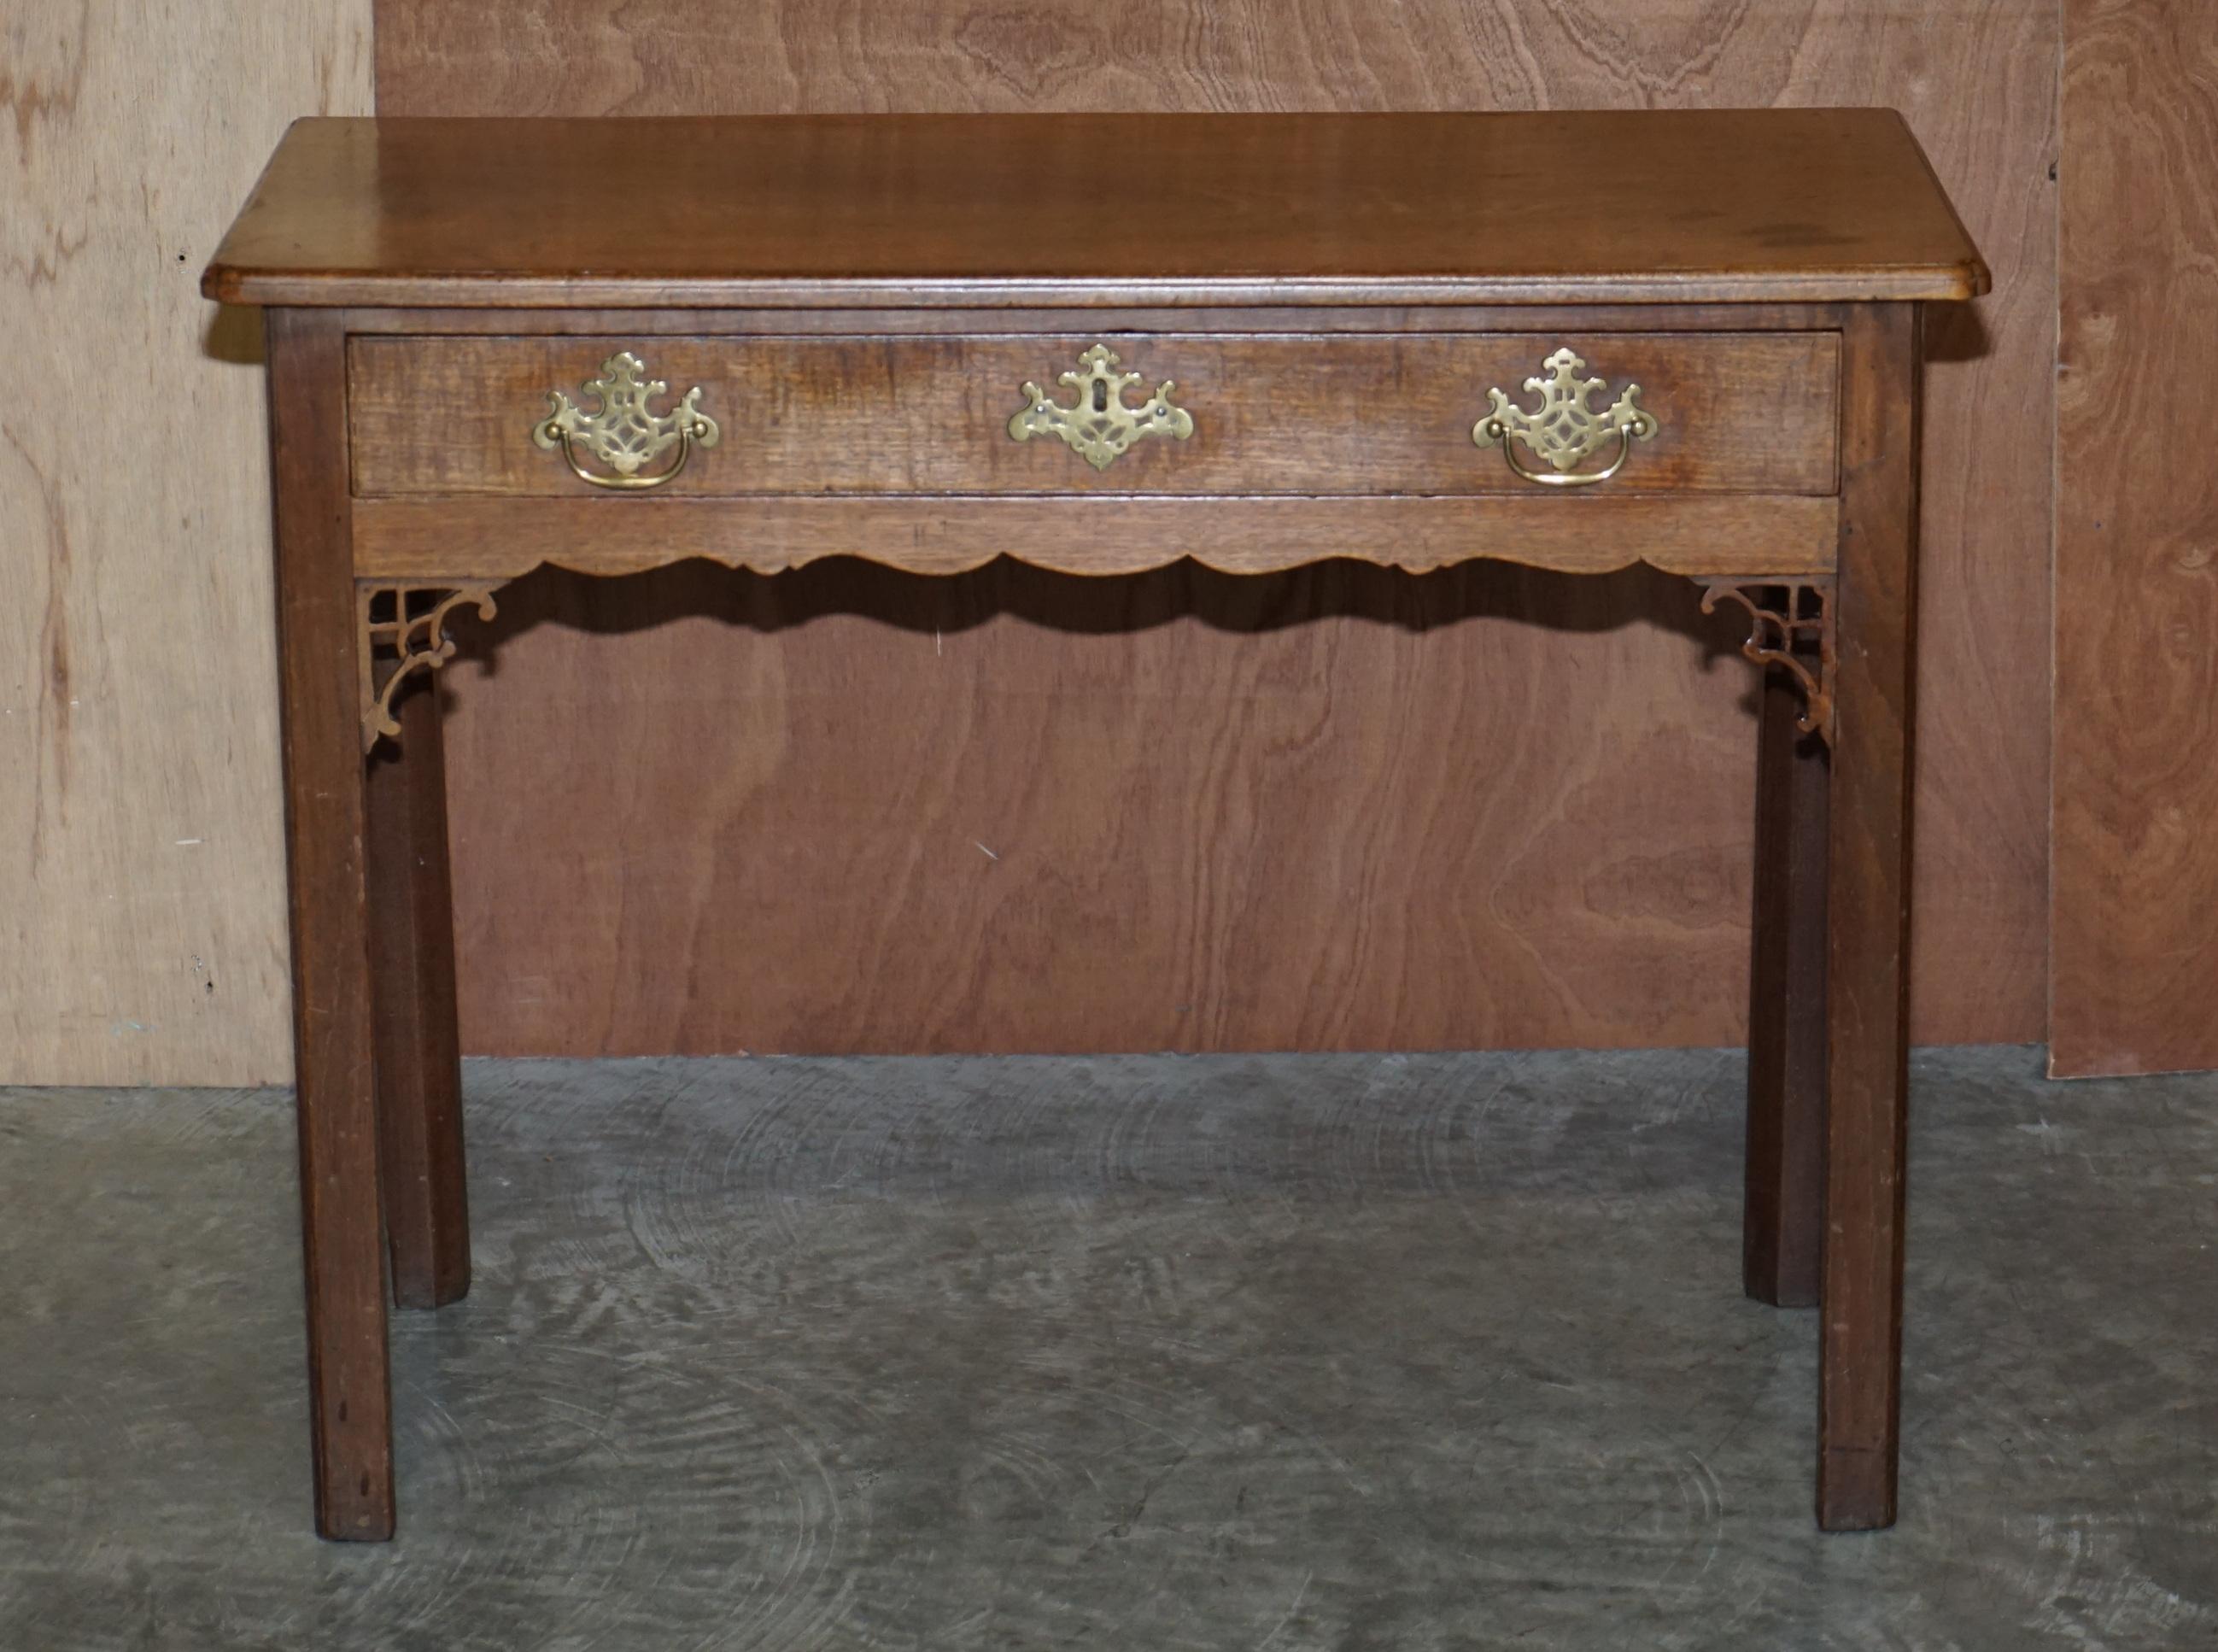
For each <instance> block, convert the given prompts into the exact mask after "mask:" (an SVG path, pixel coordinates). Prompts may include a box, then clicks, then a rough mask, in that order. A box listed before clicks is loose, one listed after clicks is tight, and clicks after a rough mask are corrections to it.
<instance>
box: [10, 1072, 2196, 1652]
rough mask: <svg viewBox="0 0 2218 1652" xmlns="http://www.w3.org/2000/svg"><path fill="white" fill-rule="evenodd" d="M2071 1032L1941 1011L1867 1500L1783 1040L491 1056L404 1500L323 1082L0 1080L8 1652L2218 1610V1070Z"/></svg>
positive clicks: (408, 1402) (1867, 1641) (2051, 1630)
mask: <svg viewBox="0 0 2218 1652" xmlns="http://www.w3.org/2000/svg"><path fill="white" fill-rule="evenodd" d="M2038 1074H2039V1060H2038V1057H2037V1055H2036V1054H2035V1053H2034V1052H2031V1051H2029V1050H2023V1049H2004V1050H1978V1051H1972V1050H1965V1051H1941V1052H1935V1053H1929V1054H1926V1055H1924V1056H1922V1057H1921V1058H1920V1059H1918V1063H1917V1065H1916V1069H1915V1078H1914V1084H1915V1107H1916V1116H1917V1125H1916V1132H1915V1145H1914V1161H1913V1181H1912V1189H1911V1210H1912V1215H1913V1220H1912V1223H1911V1284H1910V1309H1911V1324H1910V1331H1909V1336H1908V1352H1907V1358H1908V1386H1907V1398H1906V1400H1905V1405H1904V1413H1905V1427H1906V1431H1907V1442H1906V1448H1905V1465H1904V1494H1903V1506H1904V1518H1903V1522H1902V1524H1901V1525H1899V1527H1897V1528H1896V1529H1895V1530H1894V1531H1892V1532H1889V1533H1885V1534H1881V1535H1878V1536H1872V1537H1831V1538H1828V1537H1821V1536H1819V1535H1818V1532H1817V1531H1815V1530H1814V1529H1813V1528H1812V1523H1811V1517H1810V1465H1811V1446H1812V1398H1813V1388H1814V1381H1815V1379H1814V1376H1813V1363H1812V1353H1813V1345H1814V1340H1815V1333H1816V1325H1815V1321H1814V1318H1813V1316H1812V1315H1810V1314H1780V1313H1775V1312H1773V1311H1771V1310H1769V1309H1766V1308H1763V1307H1757V1306H1756V1305H1754V1304H1752V1303H1750V1302H1747V1301H1744V1300H1742V1298H1741V1295H1740V1291H1739V1282H1738V1259H1739V1242H1738V1177H1739V1169H1738V1151H1739V1131H1740V1124H1739V1110H1738V1096H1739V1090H1740V1084H1741V1061H1740V1058H1739V1056H1738V1054H1737V1053H1725V1052H1679V1053H1645V1054H1635V1055H1597V1054H1540V1055H1490V1056H1456V1057H1429V1056H1428V1057H1394V1056H1390V1057H1268V1058H1225V1059H1176V1058H1168V1057H1155V1058H1114V1059H1071V1060H1042V1059H1015V1060H988V1059H960V1060H902V1061H887V1060H876V1061H866V1060H828V1061H819V1060H806V1061H804V1060H751V1061H724V1062H703V1061H692V1062H677V1061H656V1062H608V1063H596V1064H585V1065H561V1064H551V1063H536V1062H479V1063H473V1064H471V1065H470V1068H469V1071H468V1089H469V1128H470V1132H471V1135H472V1147H473V1151H474V1158H473V1165H472V1169H473V1189H472V1191H473V1197H474V1201H475V1203H476V1207H477V1217H478V1228H477V1243H476V1259H477V1263H476V1265H477V1285H476V1289H475V1290H474V1294H473V1295H472V1296H471V1297H470V1299H469V1300H468V1301H467V1302H465V1303H463V1304H462V1305H460V1306H458V1307H454V1308H450V1309H449V1310H446V1311H445V1312H443V1313H442V1314H437V1315H409V1316H406V1317H404V1318H401V1319H400V1320H397V1321H396V1327H395V1341H394V1349H393V1361H394V1368H395V1373H396V1378H397V1408H398V1413H399V1426H400V1489H401V1499H402V1503H401V1524H402V1535H401V1537H400V1540H399V1541H398V1542H396V1543H393V1544H391V1545H389V1546H387V1547H383V1548H369V1549H362V1548H345V1547H338V1546H333V1545H327V1544H322V1543H317V1542H316V1541H315V1540H314V1539H313V1537H311V1536H310V1535H309V1528H308V1499H307V1425H306V1421H305V1413H304V1410H303V1405H302V1382H301V1354H300V1331H299V1306H300V1305H299V1285H298V1277H297V1275H298V1246H297V1240H296V1238H295V1234H294V1193H293V1186H292V1158H291V1155H292V1127H291V1120H290V1115H289V1109H288V1102H287V1098H286V1097H285V1096H283V1095H282V1093H271V1092H215V1091H184V1092H147V1091H138V1092H121V1093H111V1092H90V1091H66V1090H65V1091H47V1092H32V1091H21V1090H18V1091H0V1396H4V1400H5V1411H4V1418H5V1426H4V1433H0V1649H6V1652H16V1649H23V1652H71V1649H86V1652H90V1649H124V1648H130V1649H168V1648H193V1649H201V1648H211V1649H214V1648H220V1649H225V1652H238V1649H252V1648H270V1649H286V1652H297V1649H309V1648H325V1647H331V1648H338V1647H348V1648H372V1647H374V1648H394V1649H422V1652H460V1649H480V1648H482V1649H487V1652H493V1649H499V1652H520V1649H528V1652H585V1649H613V1652H634V1649H637V1652H680V1649H699V1652H705V1649H711V1648H804V1647H827V1648H864V1647H882V1648H922V1647H949V1648H973V1647H994V1648H999V1647H1009V1648H1038V1647H1049V1646H1077V1647H1094V1648H1103V1649H1114V1652H1175V1649H1187V1648H1192V1649H1218V1648H1243V1649H1262V1648H1269V1649H1273V1652H1292V1649H1324V1648H1335V1649H1372V1648H1376V1649H1390V1648H1391V1649H1395V1652H1421V1649H1434V1648H1493V1647H1505V1648H1507V1647H1515V1648H1520V1649H1543V1648H1564V1649H1577V1652H1595V1649H1608V1652H1614V1649H1630V1648H1642V1649H1645V1648H1683V1649H1689V1652H1696V1649H1699V1652H1728V1649H1739V1648H1749V1649H1763V1652H1781V1649H1788V1652H1804V1649H1830V1648H1837V1649H1843V1652H1846V1649H1855V1652H1870V1649H1875V1648H1900V1649H1919V1652H1923V1649H1936V1652H1938V1649H1957V1652H1973V1649H1987V1648H1995V1649H2010V1652H2023V1649H2029V1648H2044V1647H2060V1648H2064V1647H2069V1648H2075V1649H2082V1652H2085V1649H2091V1648H2116V1649H2123V1648H2165V1649H2182V1648H2201V1647H2218V1357H2215V1356H2218V1314H2214V1312H2213V1308H2214V1305H2218V1256H2214V1253H2213V1251H2212V1250H2211V1243H2212V1239H2213V1237H2214V1233H2218V1227H2214V1223H2213V1215H2214V1212H2215V1211H2218V1083H2214V1082H2213V1081H2212V1080H2209V1079H2204V1078H2183V1079H2153V1080H2142V1081H2138V1082H2134V1083H2126V1084H2076V1085H2070V1086H2060V1085H2051V1084H2046V1083H2044V1082H2042V1081H2041V1078H2039V1076H2038Z"/></svg>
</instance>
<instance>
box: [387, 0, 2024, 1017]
mask: <svg viewBox="0 0 2218 1652" xmlns="http://www.w3.org/2000/svg"><path fill="white" fill-rule="evenodd" d="M377 20H378V30H377V49H378V96H379V107H380V109H382V110H384V111H387V112H392V113H434V112H436V113H443V114H494V113H501V114H542V115H580V116H583V115H599V114H608V113H618V112H622V113H629V114H649V113H676V112H746V111H757V110H778V109H1017V108H1081V107H1094V108H1112V109H1171V108H1209V109H1303V108H1382V109H1383V108H1397V107H1403V108H1409V107H1422V108H1509V109H1515V108H1540V107H1570V106H1578V105H1595V104H1608V105H1629V106H1644V105H1699V104H1713V105H1723V104H1770V103H1801V104H1812V103H1818V104H1823V103H1891V104H1895V105H1898V106H1899V107H1901V108H1902V109H1905V111H1906V112H1907V114H1908V115H1909V116H1910V119H1911V123H1912V125H1913V126H1914V127H1915V128H1916V129H1917V131H1918V134H1919V135H1920V136H1921V138H1922V139H1923V140H1924V143H1925V144H1926V146H1927V147H1928V149H1929V150H1930V152H1931V153H1932V155H1933V157H1934V159H1935V161H1936V165H1938V167H1939V170H1940V171H1941V173H1942V177H1943V178H1944V179H1945V180H1946V181H1947V183H1948V186H1949V188H1950V189H1951V191H1952V192H1953V194H1954V195H1955V198H1956V200H1957V202H1959V204H1960V206H1961V208H1962V209H1963V211H1964V213H1965V215H1966V217H1967V220H1969V222H1970V225H1971V227H1972V229H1973V233H1975V234H1976V235H1977V237H1978V238H1979V243H1980V245H1981V246H1982V248H1983V249H1984V251H1985V252H1986V255H1987V257H1988V259H1989V261H1990V262H1991V263H1992V265H1993V266H1994V270H1995V274H1996V277H1997V287H1996V292H1995V294H1994V295H1993V296H1992V298H1990V299H1988V300H1987V301H1985V302H1984V303H1982V304H1981V305H1980V306H1979V307H1978V310H1977V312H1976V314H1973V315H1968V316H1966V317H1964V318H1961V320H1956V321H1955V322H1952V323H1951V324H1949V325H1947V326H1942V327H1939V328H1936V330H1935V336H1934V338H1933V351H1934V355H1935V357H1936V360H1935V362H1934V364H1933V367H1932V369H1931V374H1930V403H1929V407H1930V414H1929V425H1928V428H1929V432H1930V438H1929V439H1930V455H1929V468H1928V472H1927V476H1926V481H1925V498H1926V502H1927V503H1926V510H1927V516H1926V543H1927V547H1928V555H1927V557H1926V562H1925V572H1924V596H1923V601H1924V643H1925V652H1924V686H1923V692H1922V707H1923V709H1922V713H1921V728H1920V736H1919V738H1920V742H1921V748H1922V752H1921V773H1920V786H1921V794H1920V801H1919V812H1918V828H1917V829H1918V890H1917V900H1918V915H1919V919H1920V923H1921V925H1922V928H1921V929H1920V932H1919V941H1918V956H1917V959H1916V960H1915V968H1914V983H1915V990H1916V1011H1917V1013H1916V1033H1917V1036H1918V1037H1919V1038H1920V1039H1921V1040H2029V1039H2037V1038H2039V1037H2040V1036H2041V1026H2042V1015H2043V989H2044V984H2045V975H2046V945H2045V942H2046V933H2045V932H2046V922H2047V910H2046V876H2045V873H2046V866H2047V835H2048V834H2047V819H2046V816H2047V798H2048V694H2049V669H2048V658H2049V559H2048V544H2049V538H2050V478H2051V450H2052V419H2053V409H2054V396H2053V365H2054V326H2055V299H2056V287H2055V268H2056V266H2055V236H2054V223H2055V208H2054V195H2053V191H2054V183H2053V182H2052V179H2051V164H2052V162H2053V161H2054V158H2055V153H2056V142H2057V136H2056V133H2057V105H2056V65H2057V54H2058V50H2059V45H2060V41H2059V34H2058V28H2059V10H2058V3H2057V0H1759V3H1756V4H1753V5H1751V4H1750V3H1747V0H1656V3H1646V4H1643V5H1641V6H1639V7H1627V6H1625V5H1623V4H1621V3H1618V0H1558V3H1553V4H1551V5H1548V6H1546V7H1541V6H1511V5H1504V4H1500V3H1494V0H1409V3H1405V4H1402V5H1398V6H1393V7H1385V6H1378V5H1373V4H1369V3H1366V0H1215V3H1205V0H1132V3H1127V4H1123V5H1118V6H1115V7H1099V8H1089V7H1079V6H1064V5H1057V6H1051V7H1050V6H1012V5H1010V4H1008V3H1007V0H877V3H872V4H869V5H864V4H860V3H853V0H838V3H833V0H785V3H765V0H753V3H744V4H734V3H725V0H622V3H618V0H495V3H485V4H480V5H478V6H476V7H473V8H467V9H465V8H456V7H454V6H450V5H444V4H440V3H436V0H379V4H378V9H377ZM1565 162H1566V165H1567V166H1579V165H1598V166H1599V165H1608V164H1609V158H1608V157H1607V156H1586V157H1566V158H1565ZM552 164H561V165H568V166H571V167H573V169H574V170H575V171H576V172H577V174H578V176H579V181H580V187H590V180H591V171H592V161H591V152H590V148H589V147H587V148H582V149H581V150H580V151H579V152H578V153H577V154H576V155H575V156H573V157H569V158H564V159H562V160H561V161H559V162H554V163H552ZM621 209H622V203H621V202H611V203H610V210H611V211H621ZM1121 228H1122V229H1123V230H1124V232H1125V233H1131V234H1135V235H1144V234H1145V233H1146V227H1145V226H1144V225H1131V226H1124V227H1121ZM503 607H504V615H505V617H504V619H503V621H502V622H501V628H500V632H499V646H498V648H497V649H496V650H495V651H494V652H493V655H492V656H491V658H492V661H493V663H492V664H491V666H490V667H489V668H482V669H481V668H475V667H471V668H456V669H454V670H450V671H449V673H448V674H447V678H448V685H449V691H450V692H451V693H452V694H453V696H454V705H453V711H454V717H455V722H454V726H453V731H452V733H451V735H450V736H449V748H448V749H449V763H450V767H451V771H452V786H453V796H454V807H455V833H456V843H455V849H456V856H457V868H456V883H457V889H458V899H459V902H460V912H459V919H460V922H461V926H462V979H463V993H464V1002H463V1027H464V1037H465V1040H466V1043H467V1045H468V1047H470V1048H472V1049H474V1050H482V1051H542V1052H552V1053H566V1054H592V1053H611V1052H614V1053H624V1052H646V1051H666V1050H670V1051H686V1052H694V1051H709V1050H723V1049H735V1048H753V1049H772V1050H794V1051H800V1050H940V1049H1002V1050H1033V1049H1049V1050H1053V1049H1103V1048H1108V1049H1116V1048H1160V1047H1176V1048H1182V1049H1217V1048H1241V1047H1273V1046H1312V1047H1364V1046H1368V1047H1421V1046H1491V1045H1642V1044H1666V1043H1719V1042H1727V1041H1732V1040H1737V1039H1738V1038H1739V1037H1740V1036H1741V1033H1742V1022H1741V1003H1740V1001H1741V995H1742V993H1743V991H1744V973H1745V970H1746V913H1747V902H1748V888H1747V879H1748V871H1747V861H1748V853H1749V841H1750V787H1751V780H1752V753H1753V744H1754V735H1753V726H1752V723H1751V721H1750V712H1749V709H1748V708H1749V704H1750V694H1749V691H1750V678H1749V675H1748V674H1747V673H1746V670H1745V668H1744V667H1743V666H1742V665H1741V664H1740V662H1739V661H1738V658H1737V657H1736V656H1734V655H1732V652H1731V650H1730V647H1729V643H1730V633H1729V632H1728V631H1723V630H1710V629H1707V628H1706V627H1705V626H1704V625H1702V624H1698V623H1697V622H1696V621H1695V619H1694V599H1693V598H1692V596H1691V594H1689V593H1688V590H1687V589H1686V588H1684V587H1680V586H1678V585H1676V584H1675V583H1674V582H1672V581H1668V580H1663V579H1660V578H1655V577H1651V576H1645V575H1638V574H1634V575H1628V576H1626V577H1624V578H1621V579H1617V580H1610V581H1595V582H1592V583H1590V584H1582V583H1579V582H1577V581H1552V580H1548V579H1546V578H1543V577H1541V576H1538V575H1533V574H1521V573H1518V572H1515V571H1512V570H1506V569H1482V570H1478V571H1474V572H1470V573H1465V574H1454V575H1451V576H1443V577H1440V578H1435V579H1433V580H1429V581H1422V582H1403V581H1397V580H1393V579H1389V578H1385V577H1383V576H1366V575H1359V574H1354V573H1353V572H1351V571H1349V570H1347V569H1341V568H1328V569H1324V570H1319V571H1313V572H1310V573H1305V574H1297V575H1292V576H1288V577H1286V578H1284V579H1279V580H1273V581H1262V582H1259V583H1258V584H1256V585H1255V586H1254V587H1248V586H1241V585H1236V583H1235V582H1232V581H1223V580H1218V579H1213V578H1211V577H1209V576H1207V575H1205V574H1199V573H1196V572H1192V571H1180V570H1173V571H1171V572H1168V573H1167V574H1163V575H1161V576H1157V577H1148V578H1141V579H1135V580H1130V581H1117V582H1115V583H1114V584H1112V585H1111V586H1108V587H1100V586H1086V587H1078V586H1075V585H1071V584H1068V583H1066V582H1061V581H1054V580H1051V579H1049V578H1046V577H1044V576H1040V575H1036V574H1029V573H1027V572H1025V571H1024V570H1022V569H1011V568H995V569H988V570H983V571H982V572H981V573H980V574H977V575H975V576H972V577H970V578H968V579H965V580H962V581H953V582H951V583H950V584H949V585H947V586H945V587H939V586H933V585H932V584H930V583H929V582H924V581H902V580H901V579H899V578H897V577H895V576H893V575H889V574H879V573H867V572H864V571H860V570H858V569H855V568H840V567H832V568H820V569H816V570H812V571H810V572H809V573H807V574H802V575H800V576H797V577H791V578H788V579H785V580H782V581H776V582H771V581H750V580H747V579H745V578H740V577H735V576H733V575H729V574H725V573H723V572H722V571H721V570H714V571H709V570H702V571H698V572H697V571H695V570H690V569H688V570H680V571H678V572H676V573H674V574H669V575H666V576H657V577H654V578H650V579H645V580H641V581H631V582H629V583H626V584H623V585H620V586H602V587H596V586H594V585H592V584H591V583H590V582H587V581H577V580H573V579H567V578H556V577H552V576H550V577H548V578H544V579H541V580H537V581H534V582H533V584H532V586H531V587H529V588H525V589H518V590H517V591H515V592H514V593H513V599H512V600H511V599H510V598H509V597H506V596H505V597H504V599H503ZM1533 622H1537V623H1538V624H1537V628H1536V627H1535V625H1534V624H1533Z"/></svg>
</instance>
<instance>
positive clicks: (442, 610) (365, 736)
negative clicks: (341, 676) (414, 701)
mask: <svg viewBox="0 0 2218 1652" xmlns="http://www.w3.org/2000/svg"><path fill="white" fill-rule="evenodd" d="M503 583H505V581H490V582H486V583H471V584H466V585H386V584H381V583H377V582H375V581H368V580H365V581H362V582H360V583H359V584H357V585H356V587H355V605H356V610H355V611H356V616H357V619H358V625H359V630H358V631H357V634H356V638H355V657H356V662H357V664H358V667H359V669H360V672H361V676H362V750H363V752H364V753H369V752H370V751H373V750H375V748H376V746H377V742H379V741H380V740H393V739H398V738H399V737H400V721H399V719H397V718H396V717H394V716H393V706H394V705H395V704H396V703H397V702H398V701H399V699H400V691H401V689H402V687H403V686H406V683H407V681H408V680H409V679H410V678H411V677H412V676H414V675H415V674H417V673H418V672H419V671H420V672H432V671H437V669H438V668H440V667H442V666H443V665H445V664H446V663H447V661H449V660H451V659H453V658H454V657H455V639H454V638H453V637H449V635H448V634H447V618H448V616H449V615H450V614H451V613H453V612H454V611H455V609H456V608H457V607H459V606H462V604H463V603H466V602H469V603H475V604H476V605H477V611H478V618H480V619H491V618H493V613H494V608H493V592H494V591H495V590H496V589H498V588H499V585H501V584H503Z"/></svg>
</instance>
